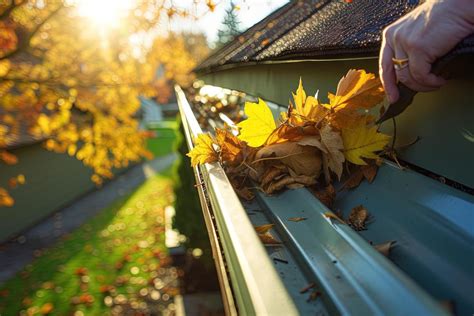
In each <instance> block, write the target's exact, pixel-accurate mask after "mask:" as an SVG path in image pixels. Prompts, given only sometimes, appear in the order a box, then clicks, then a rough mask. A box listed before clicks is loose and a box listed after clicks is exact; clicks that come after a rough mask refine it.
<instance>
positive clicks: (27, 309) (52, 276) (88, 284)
mask: <svg viewBox="0 0 474 316" xmlns="http://www.w3.org/2000/svg"><path fill="white" fill-rule="evenodd" d="M173 200H174V197H173V191H172V180H171V179H170V178H169V177H166V176H164V175H158V176H155V177H154V178H151V179H149V180H148V181H147V182H145V183H144V184H143V185H141V186H140V187H139V188H138V189H137V190H135V192H133V193H132V194H130V195H129V196H127V197H125V198H123V199H121V200H120V201H117V202H116V203H114V204H113V205H111V206H110V207H108V208H106V209H105V210H104V211H103V212H101V213H100V214H99V215H97V216H96V217H95V218H93V219H91V220H90V221H89V222H88V223H87V224H85V225H83V226H82V227H81V228H79V229H78V230H76V231H74V232H73V233H71V234H70V235H68V236H65V237H64V238H63V239H62V240H61V241H60V242H58V243H57V244H56V245H55V246H54V247H53V248H50V249H47V250H43V251H41V252H38V253H37V254H36V255H37V256H38V258H37V259H36V260H35V261H34V262H33V263H32V264H30V265H28V266H27V267H26V268H25V269H24V270H23V271H21V272H20V273H19V274H18V275H17V276H16V277H14V278H13V279H11V280H10V281H8V282H7V283H6V284H5V285H4V286H3V288H2V289H0V315H18V314H24V315H44V314H54V315H104V314H105V315H107V314H121V313H125V312H131V311H132V310H133V311H134V312H133V314H135V312H137V314H138V315H140V313H139V312H142V313H149V312H150V311H151V312H153V313H160V311H163V309H164V308H167V307H166V306H168V305H167V304H169V303H170V302H171V301H172V300H170V298H172V297H173V296H174V295H176V294H177V292H178V288H177V285H176V282H177V281H176V278H177V272H176V269H175V268H173V267H170V266H169V264H170V259H169V257H168V254H167V250H166V247H165V245H164V223H163V221H164V217H163V216H164V208H165V207H166V206H168V205H172V203H173ZM173 280H174V281H176V282H174V281H173ZM165 299H166V300H165ZM172 307H173V306H171V307H170V306H168V308H172Z"/></svg>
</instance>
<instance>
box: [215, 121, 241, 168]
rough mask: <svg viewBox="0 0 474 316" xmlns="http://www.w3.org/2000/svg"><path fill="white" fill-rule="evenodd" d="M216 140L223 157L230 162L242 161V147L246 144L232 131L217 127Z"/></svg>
mask: <svg viewBox="0 0 474 316" xmlns="http://www.w3.org/2000/svg"><path fill="white" fill-rule="evenodd" d="M216 141H217V144H218V145H219V147H220V150H221V152H220V154H221V158H222V160H223V161H225V162H229V163H230V164H236V163H240V162H241V161H242V149H243V147H244V146H245V145H244V143H243V142H241V141H240V140H239V139H238V138H237V137H236V136H234V135H233V134H232V133H231V132H229V131H227V130H225V129H220V128H216Z"/></svg>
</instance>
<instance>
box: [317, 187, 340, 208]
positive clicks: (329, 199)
mask: <svg viewBox="0 0 474 316" xmlns="http://www.w3.org/2000/svg"><path fill="white" fill-rule="evenodd" d="M314 195H316V197H317V198H318V200H319V201H321V203H323V204H324V205H326V207H327V208H329V209H332V207H333V205H334V201H335V200H336V189H334V187H333V186H332V184H330V185H328V186H327V187H326V188H324V190H320V191H316V192H314Z"/></svg>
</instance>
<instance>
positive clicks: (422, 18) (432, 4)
mask: <svg viewBox="0 0 474 316" xmlns="http://www.w3.org/2000/svg"><path fill="white" fill-rule="evenodd" d="M473 32H474V1H473V0H428V1H427V2H425V3H423V4H422V5H420V6H418V7H417V8H416V9H415V10H413V11H412V12H410V13H408V14H407V15H405V16H403V17H402V18H400V19H399V20H397V21H396V22H394V23H392V24H391V25H389V26H388V27H387V28H385V30H384V32H383V40H382V48H381V50H380V57H379V71H380V78H381V80H382V84H383V86H384V88H385V92H386V94H387V97H388V100H389V101H390V103H394V102H395V101H397V100H398V97H399V93H398V89H397V82H398V81H400V82H402V83H404V84H405V85H406V86H407V87H409V88H411V89H412V90H415V91H432V90H436V89H438V88H439V87H441V86H442V85H443V84H445V83H446V80H445V79H443V78H441V77H439V76H436V75H434V74H433V73H431V65H432V64H433V62H435V60H436V59H438V58H439V57H442V56H443V55H445V54H447V53H448V52H449V51H450V50H451V49H453V48H454V47H455V46H456V44H458V43H459V42H461V41H462V40H463V39H464V38H465V37H467V36H468V35H470V34H471V33H473ZM392 58H397V59H408V61H409V64H408V66H407V67H404V68H399V69H398V70H395V68H394V63H393V61H392Z"/></svg>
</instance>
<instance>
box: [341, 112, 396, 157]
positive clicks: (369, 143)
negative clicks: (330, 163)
mask: <svg viewBox="0 0 474 316" xmlns="http://www.w3.org/2000/svg"><path fill="white" fill-rule="evenodd" d="M342 140H343V141H344V156H345V157H346V159H347V160H348V161H350V162H352V163H353V164H356V165H366V164H367V163H366V162H365V161H364V159H363V158H367V159H377V158H378V157H379V156H378V155H377V154H376V152H377V151H380V150H382V149H383V148H384V147H385V146H386V145H387V143H388V142H389V140H390V136H387V135H385V134H382V133H379V132H377V126H372V127H367V126H366V124H365V122H364V121H360V123H359V125H357V126H354V127H353V128H350V129H343V130H342Z"/></svg>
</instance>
